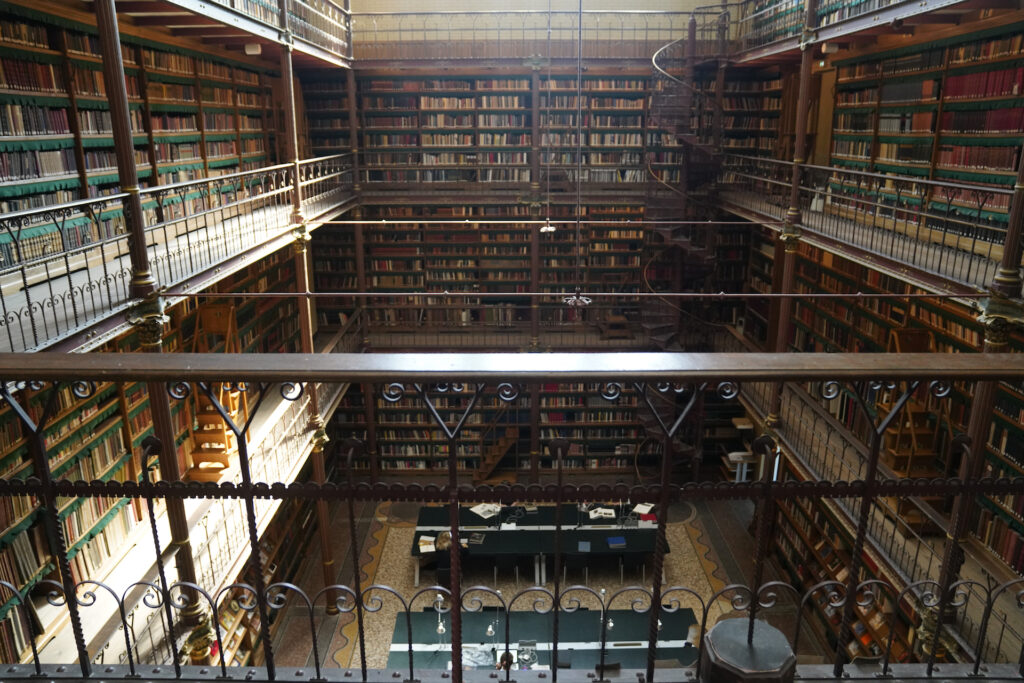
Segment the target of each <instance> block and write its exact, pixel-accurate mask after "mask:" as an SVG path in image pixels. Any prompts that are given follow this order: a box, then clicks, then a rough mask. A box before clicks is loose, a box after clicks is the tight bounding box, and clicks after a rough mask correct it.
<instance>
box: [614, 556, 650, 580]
mask: <svg viewBox="0 0 1024 683" xmlns="http://www.w3.org/2000/svg"><path fill="white" fill-rule="evenodd" d="M627 570H628V571H636V572H637V573H638V574H640V577H641V583H647V558H646V557H645V556H644V555H637V554H635V553H630V554H626V555H619V583H626V571H627Z"/></svg>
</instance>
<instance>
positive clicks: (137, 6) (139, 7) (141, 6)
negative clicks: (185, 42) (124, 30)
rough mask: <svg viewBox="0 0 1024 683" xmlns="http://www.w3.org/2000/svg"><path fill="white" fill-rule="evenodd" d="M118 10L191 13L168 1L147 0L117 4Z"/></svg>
mask: <svg viewBox="0 0 1024 683" xmlns="http://www.w3.org/2000/svg"><path fill="white" fill-rule="evenodd" d="M115 7H116V8H117V11H118V12H128V13H129V14H130V13H133V12H140V13H143V14H190V12H188V11H187V10H183V9H182V8H180V7H177V6H175V5H172V4H170V3H167V2H146V1H145V0H129V1H128V2H119V3H117V5H115Z"/></svg>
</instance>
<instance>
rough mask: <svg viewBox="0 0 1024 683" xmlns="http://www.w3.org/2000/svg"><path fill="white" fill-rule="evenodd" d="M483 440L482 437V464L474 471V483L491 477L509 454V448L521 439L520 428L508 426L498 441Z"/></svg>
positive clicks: (479, 482)
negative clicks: (486, 441) (484, 442)
mask: <svg viewBox="0 0 1024 683" xmlns="http://www.w3.org/2000/svg"><path fill="white" fill-rule="evenodd" d="M482 441H483V439H482V438H481V445H480V466H479V467H477V469H476V472H474V473H473V483H474V484H481V483H483V482H485V481H486V480H487V479H488V478H490V476H491V474H493V472H494V470H495V469H496V468H497V467H498V463H500V462H501V460H502V458H504V457H505V456H506V455H507V454H508V452H509V449H511V448H512V446H514V445H515V444H516V442H517V441H519V428H518V427H506V428H505V432H504V434H502V435H501V436H500V437H498V439H497V440H496V441H493V442H491V443H489V444H486V445H484V444H483V443H482Z"/></svg>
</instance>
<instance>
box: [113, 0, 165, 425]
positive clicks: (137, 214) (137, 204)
mask: <svg viewBox="0 0 1024 683" xmlns="http://www.w3.org/2000/svg"><path fill="white" fill-rule="evenodd" d="M93 8H94V11H95V12H96V27H97V29H98V30H99V39H100V54H101V55H102V57H103V78H104V80H105V81H106V83H107V102H108V103H109V106H110V128H111V133H112V135H113V138H114V157H115V159H116V161H117V175H118V178H119V179H120V181H121V192H125V193H127V194H128V196H127V197H126V198H125V199H124V203H123V207H124V220H125V223H126V225H127V227H128V253H129V256H130V257H131V263H132V279H131V283H130V285H129V292H130V294H131V296H132V297H134V298H142V297H144V296H147V295H148V294H149V293H150V292H152V291H153V289H154V288H155V286H156V282H155V281H154V279H153V273H152V271H151V270H150V265H149V254H148V252H147V251H146V232H145V230H146V226H145V219H144V218H143V214H142V200H141V197H140V194H139V192H140V189H139V174H138V171H137V170H136V168H135V148H134V144H133V142H132V125H131V114H130V113H129V111H128V90H127V86H126V85H125V78H124V63H123V61H122V60H121V33H120V30H119V29H118V25H117V12H116V10H115V9H114V0H97V2H96V4H95V5H93ZM172 443H173V442H172Z"/></svg>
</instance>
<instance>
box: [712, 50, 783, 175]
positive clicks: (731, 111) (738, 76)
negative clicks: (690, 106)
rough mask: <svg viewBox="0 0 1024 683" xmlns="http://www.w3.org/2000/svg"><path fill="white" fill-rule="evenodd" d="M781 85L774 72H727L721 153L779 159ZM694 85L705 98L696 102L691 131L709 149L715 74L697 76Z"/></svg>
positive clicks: (714, 115) (774, 70) (714, 107)
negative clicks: (695, 84) (696, 106)
mask: <svg viewBox="0 0 1024 683" xmlns="http://www.w3.org/2000/svg"><path fill="white" fill-rule="evenodd" d="M782 83H783V79H782V75H781V73H780V71H779V70H778V69H777V68H776V69H736V68H733V69H729V70H727V71H726V75H725V80H724V89H723V91H722V96H721V106H722V110H721V112H720V116H721V125H722V151H723V152H725V153H732V154H744V155H749V156H768V157H776V156H778V154H779V152H780V149H779V145H780V141H781V138H780V132H781V131H780V114H781V113H782V104H783V102H782ZM697 84H698V87H699V88H700V90H701V92H702V93H703V94H704V97H703V98H700V99H699V100H698V108H697V110H696V114H695V121H694V123H695V124H696V125H695V127H694V129H695V130H696V131H697V132H698V139H699V140H700V142H701V144H704V145H712V144H714V139H713V132H714V127H715V121H716V113H717V111H716V110H717V106H718V104H717V103H718V100H719V98H718V92H717V90H716V85H717V84H716V80H715V73H714V72H713V71H712V72H708V71H701V72H698V74H697Z"/></svg>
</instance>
